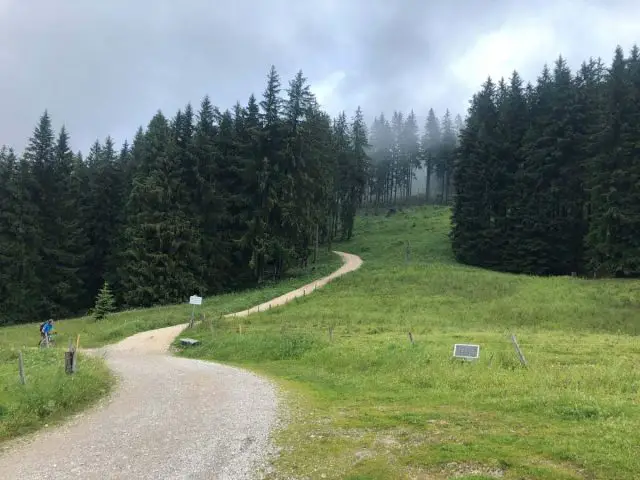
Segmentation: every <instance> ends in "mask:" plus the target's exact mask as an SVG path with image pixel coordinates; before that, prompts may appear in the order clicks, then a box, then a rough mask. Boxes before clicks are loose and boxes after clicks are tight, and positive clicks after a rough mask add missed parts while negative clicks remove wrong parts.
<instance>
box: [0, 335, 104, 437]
mask: <svg viewBox="0 0 640 480" xmlns="http://www.w3.org/2000/svg"><path fill="white" fill-rule="evenodd" d="M22 354H23V362H24V372H25V380H26V382H25V385H22V384H21V383H20V381H19V375H18V351H17V350H14V349H8V348H3V349H0V443H1V442H3V441H5V440H8V439H10V438H13V437H16V436H19V435H22V434H25V433H29V432H32V431H33V430H36V429H38V428H41V427H42V426H45V425H49V424H53V423H56V422H57V421H59V420H62V419H63V418H64V417H66V416H68V415H71V414H73V413H76V412H79V411H81V410H82V409H84V408H86V407H88V406H90V405H91V404H93V403H94V402H96V401H97V400H98V399H100V398H101V397H103V396H104V395H106V394H107V393H108V392H109V391H110V390H111V387H112V386H113V384H114V378H113V376H112V375H111V373H110V372H109V370H108V369H107V367H106V365H105V364H104V362H103V361H101V359H98V358H93V357H87V356H80V357H79V358H78V371H77V372H76V373H75V374H74V375H73V376H70V375H67V374H65V372H64V351H63V350H62V349H59V348H48V349H38V348H33V347H31V348H26V349H22Z"/></svg>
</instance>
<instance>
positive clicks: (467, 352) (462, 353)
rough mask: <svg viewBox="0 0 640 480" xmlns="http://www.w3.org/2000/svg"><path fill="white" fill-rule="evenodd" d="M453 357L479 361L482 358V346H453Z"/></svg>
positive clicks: (461, 344)
mask: <svg viewBox="0 0 640 480" xmlns="http://www.w3.org/2000/svg"><path fill="white" fill-rule="evenodd" d="M453 356H454V357H456V358H464V359H465V360H477V359H478V358H479V357H480V345H469V344H466V343H456V344H455V345H454V346H453Z"/></svg>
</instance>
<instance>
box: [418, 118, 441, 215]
mask: <svg viewBox="0 0 640 480" xmlns="http://www.w3.org/2000/svg"><path fill="white" fill-rule="evenodd" d="M441 141H442V140H441V132H440V121H439V120H438V117H436V114H435V112H434V111H433V109H432V108H431V109H429V114H428V116H427V122H426V124H425V127H424V135H423V136H422V155H423V163H424V168H425V172H426V178H425V182H426V189H425V196H426V201H427V203H428V202H429V201H430V200H431V178H432V175H433V173H434V170H435V168H436V165H437V164H438V155H439V153H440V143H441Z"/></svg>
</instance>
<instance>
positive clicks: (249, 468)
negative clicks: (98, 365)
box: [0, 252, 362, 480]
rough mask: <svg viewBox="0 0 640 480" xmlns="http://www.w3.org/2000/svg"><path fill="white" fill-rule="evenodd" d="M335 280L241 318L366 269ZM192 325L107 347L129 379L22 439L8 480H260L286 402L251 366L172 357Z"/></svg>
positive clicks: (5, 457)
mask: <svg viewBox="0 0 640 480" xmlns="http://www.w3.org/2000/svg"><path fill="white" fill-rule="evenodd" d="M336 253H338V254H339V255H340V256H342V258H343V260H344V262H345V263H344V265H343V266H342V267H341V268H340V269H339V270H337V271H336V272H334V273H333V274H331V275H330V276H328V277H326V278H324V279H322V280H319V281H317V282H313V283H311V284H309V285H306V286H305V287H303V288H301V289H298V290H295V291H293V292H290V293H288V294H286V295H283V296H281V297H278V298H276V299H274V300H271V301H270V302H266V303H264V304H262V305H260V306H258V307H254V308H253V309H250V310H246V311H243V312H238V313H237V314H233V315H242V316H245V315H248V314H250V313H253V312H254V311H258V310H265V309H266V308H269V306H272V307H275V306H278V305H283V304H285V303H287V302H289V301H291V300H292V299H293V298H296V297H299V296H302V295H304V294H308V293H310V292H311V291H312V290H313V289H315V287H318V288H319V287H321V286H323V285H325V284H326V283H327V282H328V281H330V280H332V279H333V278H336V277H338V276H340V275H344V274H345V273H347V272H350V271H353V270H356V269H357V268H359V267H360V265H361V264H362V260H361V259H360V258H359V257H357V256H355V255H350V254H346V253H342V252H336ZM184 328H185V325H178V326H175V327H168V328H163V329H159V330H153V331H150V332H144V333H140V334H137V335H133V336H131V337H129V338H127V339H125V340H123V341H122V342H120V343H118V344H115V345H111V346H108V347H105V348H103V349H100V350H97V351H95V352H94V354H101V355H104V356H105V358H106V360H107V362H108V365H109V367H110V368H112V369H113V371H114V373H115V374H116V375H117V376H118V378H119V386H118V388H117V390H116V392H115V393H114V395H112V397H111V398H109V399H108V400H106V401H103V402H102V403H101V405H99V406H98V407H96V408H93V409H91V410H89V411H87V412H84V413H82V414H80V415H78V416H76V417H74V418H73V419H72V420H71V421H69V422H67V423H65V424H64V425H62V426H60V427H57V428H54V429H51V430H49V431H45V432H40V433H38V434H36V435H33V436H30V437H29V438H27V439H22V440H19V441H18V442H16V443H14V444H12V445H11V446H10V447H9V448H8V449H5V451H4V452H3V453H1V454H0V479H2V480H5V479H6V480H9V479H11V480H13V479H15V480H28V479H72V478H73V479H83V480H84V479H109V480H111V479H131V480H133V479H136V480H137V479H140V480H144V479H154V480H158V479H187V478H188V479H229V480H231V479H238V480H242V479H250V478H254V477H255V476H256V472H257V470H259V468H260V467H261V466H263V465H265V462H267V461H268V454H269V452H270V451H272V445H271V444H270V441H269V436H270V433H271V431H272V430H273V428H274V427H275V425H276V420H277V407H278V400H277V396H276V392H275V390H274V388H273V386H272V385H271V384H270V383H269V382H267V381H266V380H264V379H262V378H260V377H258V376H256V375H254V374H252V373H250V372H247V371H244V370H241V369H237V368H232V367H227V366H222V365H218V364H214V363H210V362H204V361H199V360H190V359H184V358H178V357H172V356H170V355H167V349H168V347H169V345H170V344H171V342H172V340H173V339H174V338H175V337H176V336H177V335H179V334H180V332H181V331H182V330H183V329H184Z"/></svg>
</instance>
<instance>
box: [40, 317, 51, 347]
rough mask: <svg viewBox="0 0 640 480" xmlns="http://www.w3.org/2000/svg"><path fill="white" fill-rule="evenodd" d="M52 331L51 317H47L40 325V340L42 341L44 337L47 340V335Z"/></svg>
mask: <svg viewBox="0 0 640 480" xmlns="http://www.w3.org/2000/svg"><path fill="white" fill-rule="evenodd" d="M52 331H53V319H51V318H50V319H49V320H47V321H46V322H44V323H43V324H42V325H40V337H41V338H40V342H41V343H42V342H43V341H44V340H45V339H46V340H47V342H48V341H49V335H50V334H51V332H52Z"/></svg>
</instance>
